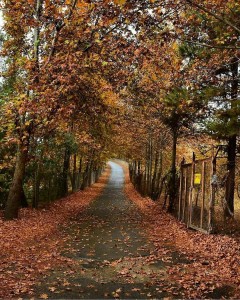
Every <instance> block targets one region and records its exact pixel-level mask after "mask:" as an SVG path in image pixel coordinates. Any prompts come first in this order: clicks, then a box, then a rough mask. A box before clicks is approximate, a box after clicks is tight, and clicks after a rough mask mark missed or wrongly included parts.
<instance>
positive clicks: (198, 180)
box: [194, 173, 202, 184]
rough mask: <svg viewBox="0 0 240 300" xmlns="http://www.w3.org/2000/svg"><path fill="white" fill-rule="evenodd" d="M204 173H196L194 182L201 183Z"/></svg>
mask: <svg viewBox="0 0 240 300" xmlns="http://www.w3.org/2000/svg"><path fill="white" fill-rule="evenodd" d="M201 179H202V174H200V173H195V174H194V184H201Z"/></svg>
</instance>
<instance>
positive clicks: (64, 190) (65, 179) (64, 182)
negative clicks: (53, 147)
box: [60, 149, 70, 197]
mask: <svg viewBox="0 0 240 300" xmlns="http://www.w3.org/2000/svg"><path fill="white" fill-rule="evenodd" d="M69 163H70V152H69V150H68V149H65V153H64V161H63V171H62V178H61V186H60V191H61V192H60V197H65V196H67V194H68V170H69Z"/></svg>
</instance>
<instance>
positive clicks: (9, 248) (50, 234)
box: [0, 168, 110, 299]
mask: <svg viewBox="0 0 240 300" xmlns="http://www.w3.org/2000/svg"><path fill="white" fill-rule="evenodd" d="M109 174H110V169H109V168H108V169H107V171H106V172H105V173H104V174H103V176H102V177H101V179H100V180H99V182H98V183H96V184H94V186H92V187H90V188H88V189H86V190H85V191H79V192H76V193H74V194H72V195H70V196H68V197H66V198H64V199H61V200H58V201H55V202H54V203H53V204H51V205H50V207H49V208H48V209H41V210H32V209H22V210H21V213H20V219H18V220H14V221H9V222H4V221H3V219H0V237H1V238H0V253H1V256H0V257H1V258H0V281H1V291H0V298H5V297H8V298H9V297H10V298H11V297H13V298H16V297H17V295H20V294H22V293H29V294H31V292H32V290H31V286H32V285H33V284H34V282H35V279H36V277H37V276H39V275H41V274H43V273H45V272H46V271H48V270H49V269H51V268H52V267H53V266H55V265H57V264H59V263H61V264H62V263H71V262H70V260H69V262H68V259H67V258H63V257H62V256H61V255H60V249H61V244H62V242H63V241H62V238H63V236H62V235H61V233H60V231H59V227H60V226H61V225H63V224H64V223H66V222H67V221H69V219H71V218H72V217H74V216H76V215H77V214H78V213H80V212H81V211H82V210H83V209H84V208H85V207H87V206H88V205H89V204H90V202H91V201H92V200H93V199H95V198H96V197H97V196H98V195H99V194H100V193H101V191H102V189H103V187H104V186H105V184H106V182H107V180H108V177H109ZM41 296H42V299H47V295H46V294H44V295H41ZM43 297H45V298H43Z"/></svg>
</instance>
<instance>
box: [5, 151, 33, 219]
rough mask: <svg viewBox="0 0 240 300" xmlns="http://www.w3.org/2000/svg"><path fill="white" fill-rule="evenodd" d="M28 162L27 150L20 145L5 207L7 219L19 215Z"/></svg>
mask: <svg viewBox="0 0 240 300" xmlns="http://www.w3.org/2000/svg"><path fill="white" fill-rule="evenodd" d="M26 162H27V150H26V149H25V148H24V147H19V150H18V153H17V160H16V166H15V171H14V175H13V181H12V184H11V187H10V190H9V194H8V199H7V203H6V208H5V214H4V217H5V220H13V219H16V218H17V217H18V211H19V207H20V205H21V199H22V191H23V179H24V174H25V167H26Z"/></svg>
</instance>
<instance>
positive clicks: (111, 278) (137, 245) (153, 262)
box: [22, 162, 234, 299]
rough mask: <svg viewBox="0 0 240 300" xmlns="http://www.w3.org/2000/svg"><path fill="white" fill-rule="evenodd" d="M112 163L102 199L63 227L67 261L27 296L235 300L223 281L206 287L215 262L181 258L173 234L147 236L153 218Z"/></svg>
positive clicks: (55, 268)
mask: <svg viewBox="0 0 240 300" xmlns="http://www.w3.org/2000/svg"><path fill="white" fill-rule="evenodd" d="M109 164H110V166H111V176H110V179H109V181H108V183H107V185H106V186H105V188H104V190H103V192H102V193H101V195H100V196H98V197H97V198H96V200H95V201H94V202H92V203H91V204H90V206H88V207H87V208H86V209H85V210H84V211H83V212H82V213H80V214H79V215H78V216H77V217H75V218H74V219H73V220H72V221H71V222H68V223H67V224H65V225H64V226H63V227H62V231H63V235H62V236H63V237H64V241H65V242H64V247H63V250H62V255H63V256H64V257H65V258H66V262H65V263H62V264H61V266H57V267H54V268H52V269H51V271H49V272H44V273H43V276H42V277H40V278H39V281H38V283H37V284H35V286H34V289H33V294H32V295H31V296H29V295H27V294H25V295H22V297H23V298H25V297H27V298H29V297H30V298H32V297H34V298H40V299H110V298H111V299H114V298H115V299H117V298H121V299H133V298H134V299H153V298H154V299H159V298H163V297H170V298H171V299H172V298H181V299H182V298H185V297H189V296H190V295H200V294H197V293H199V291H200V292H201V290H202V292H203V295H204V297H208V298H220V297H221V296H226V297H228V296H230V295H232V293H233V292H234V289H233V288H232V287H231V286H228V285H227V284H226V285H225V283H224V285H223V286H222V287H221V288H218V287H217V280H219V279H218V278H216V282H214V281H209V283H207V284H206V282H208V280H209V279H208V278H206V280H205V279H204V278H202V281H199V279H200V278H201V276H202V274H201V272H202V271H204V272H209V270H210V269H209V268H210V265H209V264H210V263H209V262H208V261H206V257H202V258H201V259H199V261H197V259H196V256H194V253H192V254H193V256H191V255H190V256H189V255H188V256H187V255H185V254H184V253H181V252H180V251H179V249H178V248H177V247H176V244H175V242H176V241H175V240H174V236H173V234H169V235H168V236H167V238H166V237H165V238H164V234H163V236H162V237H161V238H158V239H156V236H155V241H153V240H150V239H149V237H148V236H147V234H146V233H147V230H148V229H149V228H148V227H149V224H150V223H149V222H151V217H150V218H149V217H148V216H147V215H146V214H144V213H143V212H142V211H141V210H140V209H139V208H138V207H137V205H136V204H135V203H134V202H132V201H131V200H130V199H129V198H128V197H127V196H126V194H125V191H124V172H123V168H122V167H121V166H120V165H119V164H117V163H115V162H110V163H109ZM154 218H155V217H154V215H153V216H152V223H153V224H154V222H155V221H156V220H154ZM163 219H164V217H163ZM169 221H170V222H169ZM164 222H165V225H163V227H162V231H163V232H165V233H166V228H167V227H169V229H168V230H170V232H171V231H173V230H174V227H173V228H171V227H172V226H173V224H171V220H167V222H166V220H164ZM164 222H163V224H164ZM160 230H161V229H160ZM158 231H159V229H158ZM153 236H154V234H153ZM196 264H198V268H199V273H198V272H197V269H196V266H197V265H196ZM199 266H200V267H199ZM201 266H202V267H203V270H201ZM206 274H207V273H206ZM206 276H207V275H206ZM197 290H198V292H197Z"/></svg>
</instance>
